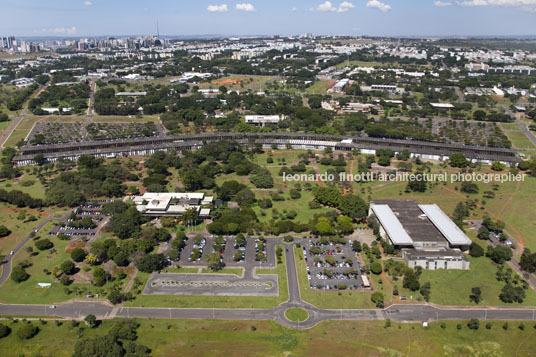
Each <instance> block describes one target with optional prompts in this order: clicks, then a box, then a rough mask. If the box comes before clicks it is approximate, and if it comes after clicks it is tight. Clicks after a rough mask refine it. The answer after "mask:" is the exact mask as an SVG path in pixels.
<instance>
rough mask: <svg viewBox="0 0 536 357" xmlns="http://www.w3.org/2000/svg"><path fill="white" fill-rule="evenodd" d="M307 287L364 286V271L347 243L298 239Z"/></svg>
mask: <svg viewBox="0 0 536 357" xmlns="http://www.w3.org/2000/svg"><path fill="white" fill-rule="evenodd" d="M302 248H303V256H304V257H305V264H306V269H307V278H308V279H309V287H310V288H311V289H319V290H349V289H362V288H364V287H365V286H364V284H363V279H362V278H361V275H362V274H364V273H363V272H364V269H362V267H361V265H360V263H359V260H358V259H357V256H356V255H355V253H354V252H353V251H352V246H351V244H350V243H346V244H339V243H327V244H321V243H320V239H318V238H312V239H309V240H307V241H306V242H304V243H302Z"/></svg>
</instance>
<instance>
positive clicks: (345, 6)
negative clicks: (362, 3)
mask: <svg viewBox="0 0 536 357" xmlns="http://www.w3.org/2000/svg"><path fill="white" fill-rule="evenodd" d="M354 7H355V5H354V4H352V3H351V2H349V1H343V2H341V4H340V5H339V8H338V9H337V12H346V11H348V10H350V9H353V8H354Z"/></svg>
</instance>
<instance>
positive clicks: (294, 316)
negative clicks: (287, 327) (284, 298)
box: [285, 307, 309, 322]
mask: <svg viewBox="0 0 536 357" xmlns="http://www.w3.org/2000/svg"><path fill="white" fill-rule="evenodd" d="M285 318H286V319H287V320H289V321H292V322H303V321H305V320H307V319H308V318H309V313H308V312H307V310H305V309H302V308H299V307H291V308H289V309H287V310H285Z"/></svg>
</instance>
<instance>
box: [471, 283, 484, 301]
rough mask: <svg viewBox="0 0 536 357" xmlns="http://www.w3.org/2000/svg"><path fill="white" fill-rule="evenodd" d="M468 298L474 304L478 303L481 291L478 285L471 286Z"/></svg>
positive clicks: (480, 299)
mask: <svg viewBox="0 0 536 357" xmlns="http://www.w3.org/2000/svg"><path fill="white" fill-rule="evenodd" d="M469 300H470V301H471V302H474V303H475V304H478V303H480V301H482V291H481V290H480V288H479V287H478V286H477V287H474V288H471V295H469Z"/></svg>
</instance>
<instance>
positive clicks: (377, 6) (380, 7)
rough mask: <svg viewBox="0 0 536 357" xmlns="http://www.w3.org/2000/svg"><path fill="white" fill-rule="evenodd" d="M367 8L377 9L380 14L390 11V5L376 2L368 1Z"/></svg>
mask: <svg viewBox="0 0 536 357" xmlns="http://www.w3.org/2000/svg"><path fill="white" fill-rule="evenodd" d="M367 7H371V8H375V9H378V10H380V11H381V12H387V11H389V10H391V5H388V4H385V3H383V2H381V1H378V0H370V1H369V2H367Z"/></svg>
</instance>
